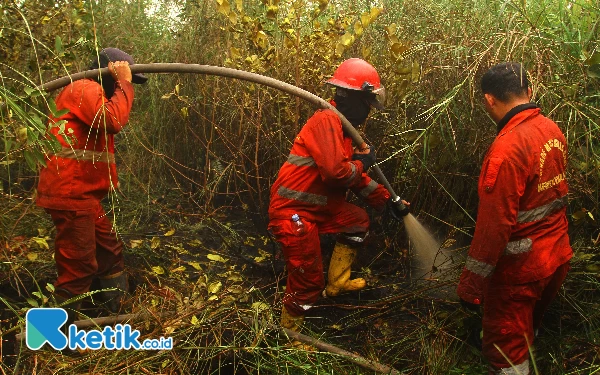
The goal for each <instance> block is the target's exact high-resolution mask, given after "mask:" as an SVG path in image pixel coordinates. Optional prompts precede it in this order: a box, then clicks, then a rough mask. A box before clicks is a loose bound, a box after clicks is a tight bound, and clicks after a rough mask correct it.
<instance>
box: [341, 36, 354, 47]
mask: <svg viewBox="0 0 600 375" xmlns="http://www.w3.org/2000/svg"><path fill="white" fill-rule="evenodd" d="M340 43H342V45H343V46H344V47H348V46H350V45H351V44H352V43H354V35H352V34H350V33H346V34H344V35H342V37H341V38H340Z"/></svg>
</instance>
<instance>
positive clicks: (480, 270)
mask: <svg viewBox="0 0 600 375" xmlns="http://www.w3.org/2000/svg"><path fill="white" fill-rule="evenodd" d="M465 268H466V269H468V270H469V271H471V272H473V273H476V274H478V275H479V276H481V277H488V276H490V275H491V274H492V272H494V270H495V269H496V267H495V266H492V265H491V264H487V263H484V262H480V261H478V260H477V259H474V258H471V257H468V258H467V262H466V264H465Z"/></svg>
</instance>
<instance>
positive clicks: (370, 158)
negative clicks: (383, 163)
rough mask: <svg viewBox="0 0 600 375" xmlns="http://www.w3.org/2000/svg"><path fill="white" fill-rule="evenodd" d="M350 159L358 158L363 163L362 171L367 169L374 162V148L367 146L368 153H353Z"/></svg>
mask: <svg viewBox="0 0 600 375" xmlns="http://www.w3.org/2000/svg"><path fill="white" fill-rule="evenodd" d="M352 160H360V161H361V162H362V163H363V171H365V172H366V171H368V170H369V168H371V166H372V165H373V164H375V148H373V147H371V148H369V152H368V153H364V154H363V153H354V155H352Z"/></svg>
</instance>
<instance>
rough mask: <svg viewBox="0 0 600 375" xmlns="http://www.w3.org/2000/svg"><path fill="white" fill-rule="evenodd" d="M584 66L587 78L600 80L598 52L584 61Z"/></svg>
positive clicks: (599, 57)
mask: <svg viewBox="0 0 600 375" xmlns="http://www.w3.org/2000/svg"><path fill="white" fill-rule="evenodd" d="M585 65H587V66H588V68H587V74H588V76H590V77H592V78H600V52H594V54H593V55H592V56H590V58H589V59H587V60H586V62H585Z"/></svg>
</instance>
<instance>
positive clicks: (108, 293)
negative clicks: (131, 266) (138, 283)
mask: <svg viewBox="0 0 600 375" xmlns="http://www.w3.org/2000/svg"><path fill="white" fill-rule="evenodd" d="M111 288H113V289H114V290H103V291H102V292H100V298H101V299H102V301H104V304H105V306H106V308H107V309H108V310H110V312H112V313H118V312H119V311H120V310H121V307H122V305H123V302H124V300H125V295H126V294H127V288H128V281H127V274H126V273H125V272H124V271H121V272H118V273H115V274H112V275H108V276H105V277H101V278H100V289H111Z"/></svg>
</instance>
